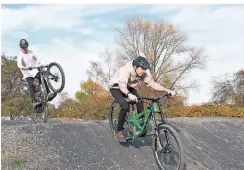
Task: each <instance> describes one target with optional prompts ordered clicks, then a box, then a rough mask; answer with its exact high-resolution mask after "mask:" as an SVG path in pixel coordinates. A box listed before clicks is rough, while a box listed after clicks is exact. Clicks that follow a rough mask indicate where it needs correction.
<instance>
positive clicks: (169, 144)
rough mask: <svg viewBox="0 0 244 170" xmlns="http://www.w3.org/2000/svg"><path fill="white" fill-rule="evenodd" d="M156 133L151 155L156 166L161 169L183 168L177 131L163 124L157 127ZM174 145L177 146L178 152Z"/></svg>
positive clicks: (181, 148)
mask: <svg viewBox="0 0 244 170" xmlns="http://www.w3.org/2000/svg"><path fill="white" fill-rule="evenodd" d="M157 133H158V134H157V135H154V137H153V142H152V143H153V155H154V158H155V160H156V163H157V165H158V167H159V168H160V169H161V170H171V169H174V170H183V168H184V161H185V158H184V150H183V145H182V143H181V141H180V138H179V136H178V134H177V132H176V131H175V130H174V129H173V128H172V127H171V126H169V125H166V124H164V125H161V126H159V127H158V129H157ZM170 136H171V137H170ZM172 139H174V142H173V141H172ZM173 145H174V146H173ZM175 147H178V148H179V149H178V150H177V151H178V152H176V148H175Z"/></svg>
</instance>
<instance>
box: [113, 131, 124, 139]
mask: <svg viewBox="0 0 244 170" xmlns="http://www.w3.org/2000/svg"><path fill="white" fill-rule="evenodd" d="M114 138H115V139H116V140H117V141H119V142H126V139H125V137H124V135H123V132H122V131H118V132H117V133H116V134H115V137H114Z"/></svg>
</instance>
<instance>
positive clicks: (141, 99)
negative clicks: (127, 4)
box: [138, 93, 172, 101]
mask: <svg viewBox="0 0 244 170" xmlns="http://www.w3.org/2000/svg"><path fill="white" fill-rule="evenodd" d="M170 96H172V95H171V93H167V94H165V95H163V96H161V97H158V98H148V97H140V98H138V99H139V100H138V101H143V100H149V101H158V100H161V99H163V98H166V97H167V98H168V97H170Z"/></svg>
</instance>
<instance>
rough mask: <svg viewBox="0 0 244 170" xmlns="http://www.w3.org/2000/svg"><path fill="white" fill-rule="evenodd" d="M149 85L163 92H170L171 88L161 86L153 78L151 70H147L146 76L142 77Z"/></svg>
mask: <svg viewBox="0 0 244 170" xmlns="http://www.w3.org/2000/svg"><path fill="white" fill-rule="evenodd" d="M142 80H143V81H144V82H145V83H146V84H147V85H148V86H149V87H151V88H153V89H154V90H157V91H162V92H168V93H170V92H171V90H169V89H167V88H165V87H163V86H161V85H160V84H158V83H157V82H155V81H154V80H153V78H152V75H151V73H150V72H149V71H147V72H146V74H145V76H144V77H143V79H142Z"/></svg>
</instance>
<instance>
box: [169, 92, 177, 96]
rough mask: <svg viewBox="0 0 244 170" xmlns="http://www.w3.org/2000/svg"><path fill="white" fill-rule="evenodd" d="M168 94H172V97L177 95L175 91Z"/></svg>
mask: <svg viewBox="0 0 244 170" xmlns="http://www.w3.org/2000/svg"><path fill="white" fill-rule="evenodd" d="M168 93H169V94H171V96H172V97H174V96H175V95H176V92H175V91H169V92H168Z"/></svg>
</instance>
